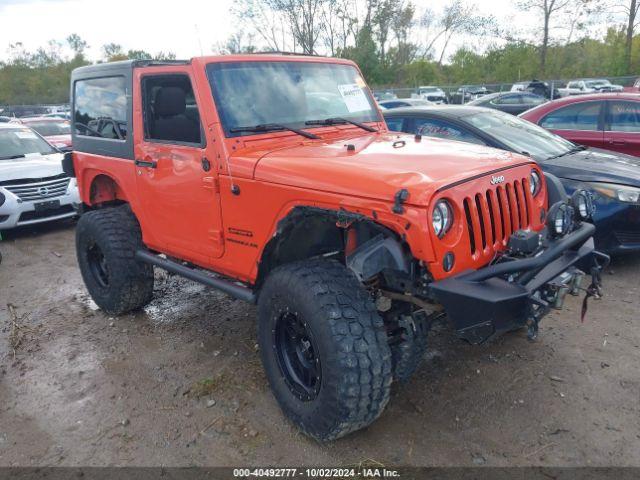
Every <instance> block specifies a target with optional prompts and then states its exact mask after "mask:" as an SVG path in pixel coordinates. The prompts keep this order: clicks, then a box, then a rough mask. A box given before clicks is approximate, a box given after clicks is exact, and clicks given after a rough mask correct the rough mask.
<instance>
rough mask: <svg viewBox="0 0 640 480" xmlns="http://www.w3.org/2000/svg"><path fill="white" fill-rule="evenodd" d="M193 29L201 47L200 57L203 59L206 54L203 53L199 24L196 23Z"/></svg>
mask: <svg viewBox="0 0 640 480" xmlns="http://www.w3.org/2000/svg"><path fill="white" fill-rule="evenodd" d="M193 27H194V29H195V31H196V39H197V40H198V46H199V47H200V56H201V57H202V56H203V55H204V53H203V52H202V42H201V41H200V31H199V30H198V24H197V23H194V24H193Z"/></svg>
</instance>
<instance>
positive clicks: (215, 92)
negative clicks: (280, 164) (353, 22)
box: [205, 57, 383, 138]
mask: <svg viewBox="0 0 640 480" xmlns="http://www.w3.org/2000/svg"><path fill="white" fill-rule="evenodd" d="M328 60H330V61H328ZM247 64H255V65H259V64H279V65H282V66H289V65H291V66H295V65H309V64H312V65H315V66H322V65H326V66H329V67H342V68H350V69H353V70H354V72H355V73H356V74H357V78H358V79H360V80H361V81H362V82H363V83H362V86H361V87H360V88H361V89H362V91H363V93H364V96H365V98H366V100H367V102H368V103H369V105H370V110H362V111H361V112H354V113H351V114H350V113H341V114H339V115H335V114H331V113H328V114H327V115H307V116H306V117H308V118H304V119H302V120H301V121H296V122H282V121H271V119H269V121H266V122H256V123H255V124H254V125H234V124H232V123H231V122H229V119H228V118H227V117H226V112H225V110H224V108H223V107H222V102H221V101H219V99H220V98H222V97H223V94H222V92H221V90H220V88H219V86H218V82H216V79H215V73H216V70H222V69H225V68H229V69H230V68H234V66H240V65H247ZM303 68H304V67H303ZM205 73H206V77H207V81H208V83H209V85H210V87H211V93H212V97H213V102H214V105H215V107H216V111H217V114H218V117H219V119H220V123H221V126H222V130H223V132H224V135H225V137H226V138H238V137H247V136H270V137H271V136H276V135H278V134H282V133H283V130H271V131H264V132H234V131H233V129H234V128H241V127H252V126H256V125H259V124H262V123H265V124H270V123H277V124H280V125H283V126H285V127H289V128H295V129H299V130H312V129H317V128H327V127H330V125H307V124H306V123H305V122H306V121H309V120H324V119H325V118H330V117H336V116H339V117H342V118H347V119H350V120H355V121H358V122H361V123H364V124H369V123H376V124H378V123H382V122H383V120H382V114H381V112H380V109H379V108H378V103H377V101H376V100H375V98H374V95H373V93H372V92H371V89H370V88H369V86H368V85H367V84H366V83H365V82H364V77H363V75H362V72H361V71H360V69H359V68H358V66H357V65H355V64H354V63H353V62H349V61H335V59H323V58H321V57H319V58H318V59H311V58H304V59H302V60H298V59H293V58H292V59H286V58H282V59H281V58H277V59H274V58H267V57H265V58H264V59H262V58H256V59H251V60H230V61H216V62H209V63H207V64H206V65H205ZM356 83H357V82H356ZM327 93H329V92H327ZM247 95H255V92H253V91H249V90H248V91H247ZM368 112H369V113H371V115H370V118H364V119H363V118H362V117H363V114H365V113H368ZM345 125H346V126H347V127H351V126H350V125H349V124H348V123H347V124H345ZM340 126H343V125H340ZM333 128H335V125H334V126H333Z"/></svg>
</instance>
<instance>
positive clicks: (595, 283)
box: [580, 251, 611, 322]
mask: <svg viewBox="0 0 640 480" xmlns="http://www.w3.org/2000/svg"><path fill="white" fill-rule="evenodd" d="M594 255H595V258H594V260H593V263H594V265H593V266H592V267H591V285H589V286H588V287H587V288H586V289H582V288H581V290H584V291H585V293H586V294H585V296H584V300H583V301H582V311H581V313H580V322H584V317H585V316H586V315H587V309H588V301H589V297H593V298H594V299H595V300H599V299H601V298H602V271H603V270H604V269H605V268H607V267H608V266H609V262H610V261H611V259H610V258H609V255H605V254H604V253H602V252H598V251H596V252H594ZM598 258H600V259H602V261H603V264H602V265H600V264H599V263H598Z"/></svg>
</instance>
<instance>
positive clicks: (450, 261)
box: [442, 252, 456, 272]
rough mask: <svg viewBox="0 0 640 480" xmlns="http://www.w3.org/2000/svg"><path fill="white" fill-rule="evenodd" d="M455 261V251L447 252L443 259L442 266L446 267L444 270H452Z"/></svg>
mask: <svg viewBox="0 0 640 480" xmlns="http://www.w3.org/2000/svg"><path fill="white" fill-rule="evenodd" d="M455 261H456V257H455V256H454V255H453V252H447V254H446V255H445V256H444V260H442V268H444V271H445V272H450V271H451V270H452V269H453V265H454V263H455Z"/></svg>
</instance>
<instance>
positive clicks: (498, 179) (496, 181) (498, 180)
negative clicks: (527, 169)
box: [491, 175, 504, 185]
mask: <svg viewBox="0 0 640 480" xmlns="http://www.w3.org/2000/svg"><path fill="white" fill-rule="evenodd" d="M499 183H504V175H500V176H499V177H491V185H497V184H499Z"/></svg>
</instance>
